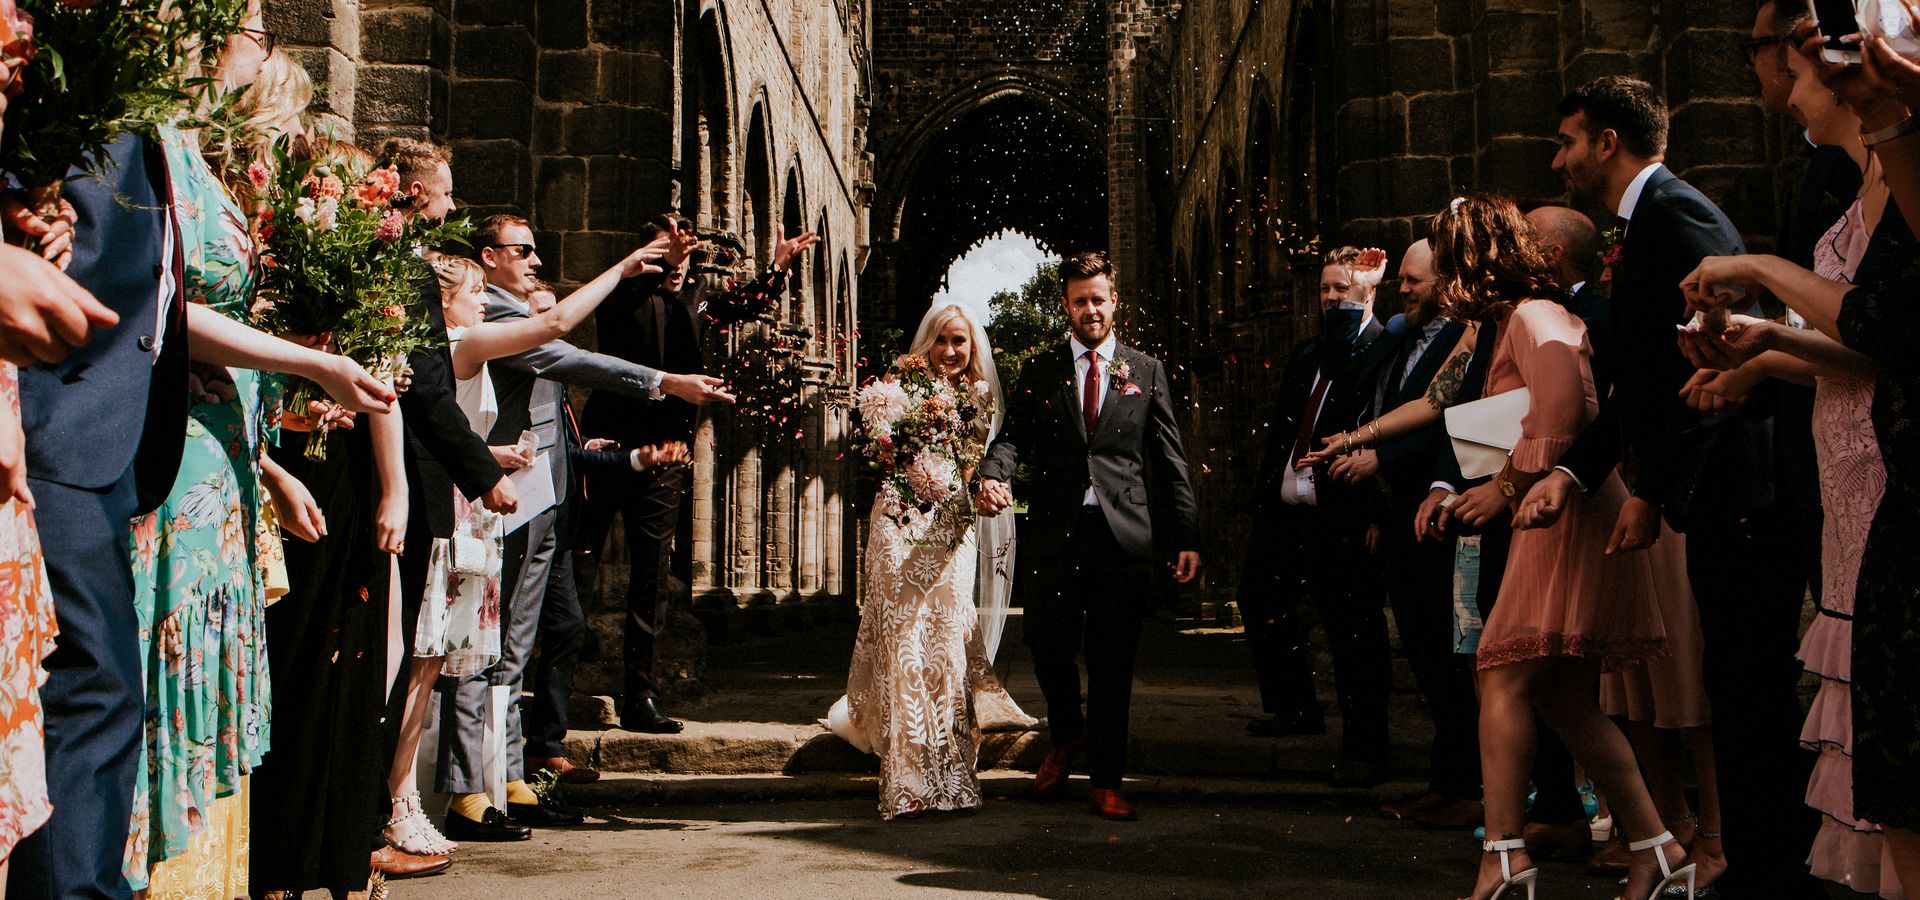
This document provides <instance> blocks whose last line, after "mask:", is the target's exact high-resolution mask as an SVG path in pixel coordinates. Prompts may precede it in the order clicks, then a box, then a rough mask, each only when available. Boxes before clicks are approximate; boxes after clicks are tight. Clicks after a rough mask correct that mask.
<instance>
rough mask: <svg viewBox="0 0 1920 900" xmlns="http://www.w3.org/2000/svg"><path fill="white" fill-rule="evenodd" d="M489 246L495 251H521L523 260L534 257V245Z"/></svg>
mask: <svg viewBox="0 0 1920 900" xmlns="http://www.w3.org/2000/svg"><path fill="white" fill-rule="evenodd" d="M487 246H488V247H492V248H493V249H495V250H518V251H520V258H521V259H526V258H527V257H529V256H532V255H533V245H532V244H488V245H487Z"/></svg>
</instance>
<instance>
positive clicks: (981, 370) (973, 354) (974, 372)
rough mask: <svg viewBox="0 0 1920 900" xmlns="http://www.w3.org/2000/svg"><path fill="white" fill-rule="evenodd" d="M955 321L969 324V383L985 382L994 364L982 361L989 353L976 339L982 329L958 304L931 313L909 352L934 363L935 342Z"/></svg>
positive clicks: (967, 374)
mask: <svg viewBox="0 0 1920 900" xmlns="http://www.w3.org/2000/svg"><path fill="white" fill-rule="evenodd" d="M954 319H959V320H961V321H963V322H965V323H967V343H969V344H972V345H973V346H971V347H969V348H967V371H966V379H967V383H968V384H972V383H974V382H976V381H981V380H984V379H985V378H986V377H987V370H986V367H987V366H989V365H992V364H993V363H992V361H991V360H983V359H981V357H982V356H983V355H985V354H986V353H987V352H988V351H987V348H986V346H985V345H983V344H981V343H980V342H979V341H977V340H975V339H974V335H975V334H977V333H979V332H980V331H981V329H980V327H979V326H978V325H977V324H975V323H974V321H973V317H971V316H969V315H967V311H966V310H965V309H964V308H962V307H961V306H960V304H958V303H953V304H948V305H946V306H943V307H940V308H939V309H936V310H934V311H933V312H931V313H929V314H928V317H927V320H926V321H924V322H922V323H921V325H920V333H919V334H918V335H916V336H915V337H914V341H913V347H912V348H910V349H909V350H908V351H907V352H908V353H911V354H913V355H915V356H921V357H925V358H926V360H927V361H928V362H932V361H933V344H934V341H935V340H936V339H938V338H939V337H940V332H942V331H945V330H947V324H948V323H950V322H952V321H953V320H954Z"/></svg>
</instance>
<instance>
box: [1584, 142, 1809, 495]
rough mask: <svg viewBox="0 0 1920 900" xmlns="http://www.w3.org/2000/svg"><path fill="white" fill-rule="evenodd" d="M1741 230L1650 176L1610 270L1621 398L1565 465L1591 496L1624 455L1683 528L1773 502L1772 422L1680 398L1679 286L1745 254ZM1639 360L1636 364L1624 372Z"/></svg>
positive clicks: (1641, 487) (1638, 489)
mask: <svg viewBox="0 0 1920 900" xmlns="http://www.w3.org/2000/svg"><path fill="white" fill-rule="evenodd" d="M1745 251H1746V247H1745V245H1743V244H1742V243H1741V241H1740V233H1739V232H1738V231H1737V230H1735V229H1734V227H1733V223H1731V222H1729V221H1728V220H1727V217H1726V215H1725V214H1723V213H1721V211H1720V209H1719V207H1717V206H1714V205H1713V202H1712V201H1710V200H1708V199H1707V198H1706V197H1705V196H1704V195H1702V194H1701V193H1700V192H1699V191H1697V190H1695V189H1694V188H1693V186H1692V185H1689V184H1687V183H1686V182H1684V181H1681V180H1680V179H1679V178H1676V177H1674V175H1673V173H1671V172H1669V171H1667V170H1666V169H1665V168H1664V167H1663V168H1661V169H1660V170H1659V171H1657V172H1655V173H1654V175H1653V176H1652V177H1651V178H1650V179H1648V181H1647V184H1646V188H1645V190H1644V191H1643V192H1642V193H1641V195H1640V200H1639V203H1638V204H1637V205H1636V206H1635V208H1634V214H1633V220H1632V222H1631V223H1630V224H1629V225H1628V227H1627V233H1626V237H1625V238H1624V240H1623V241H1622V243H1621V260H1620V262H1619V263H1618V264H1616V265H1615V266H1614V270H1613V297H1612V303H1611V307H1610V311H1611V326H1612V327H1611V336H1610V339H1609V340H1610V343H1611V344H1612V352H1613V354H1614V356H1615V357H1616V358H1617V359H1618V360H1620V361H1621V362H1622V364H1616V365H1613V366H1611V367H1610V372H1611V378H1612V379H1613V383H1614V388H1613V392H1612V393H1611V394H1609V395H1608V396H1607V397H1606V398H1605V400H1603V401H1602V403H1601V406H1600V416H1599V418H1597V419H1596V420H1595V421H1594V423H1593V424H1592V425H1591V426H1589V427H1588V428H1587V430H1586V431H1585V432H1584V433H1583V434H1582V435H1581V436H1580V439H1579V440H1578V441H1576V442H1575V443H1574V446H1573V448H1572V449H1570V450H1569V451H1568V453H1567V455H1566V457H1564V458H1563V460H1562V465H1565V466H1566V467H1567V468H1569V469H1571V470H1572V471H1573V472H1574V474H1575V475H1577V476H1579V478H1580V480H1581V482H1582V483H1583V484H1585V485H1587V486H1588V487H1589V488H1592V487H1595V486H1598V485H1599V484H1600V483H1601V482H1602V481H1604V480H1605V479H1606V476H1607V475H1608V474H1609V473H1610V472H1611V471H1612V470H1613V468H1614V466H1615V465H1616V464H1618V463H1619V462H1620V460H1621V458H1622V456H1623V454H1626V455H1629V456H1630V457H1631V459H1632V461H1633V464H1634V485H1633V492H1634V494H1635V495H1636V496H1639V497H1642V498H1644V499H1647V500H1650V501H1652V502H1654V503H1656V504H1658V505H1659V506H1660V508H1661V511H1662V513H1663V514H1664V516H1665V517H1666V519H1667V522H1668V523H1669V524H1670V525H1672V526H1673V527H1674V530H1676V531H1684V530H1686V525H1687V523H1688V522H1689V521H1691V520H1692V518H1693V517H1694V516H1695V515H1696V514H1697V513H1707V512H1711V513H1714V514H1726V515H1737V514H1739V513H1742V512H1748V511H1752V510H1756V509H1760V508H1763V507H1766V506H1769V505H1771V504H1772V503H1773V502H1774V493H1773V460H1772V437H1771V422H1770V421H1768V420H1765V419H1759V418H1754V417H1750V416H1738V417H1734V418H1730V419H1724V420H1723V419H1713V418H1709V417H1707V416H1703V415H1701V414H1699V413H1696V412H1694V411H1693V410H1692V409H1691V408H1689V407H1688V406H1687V405H1686V403H1685V402H1684V401H1682V400H1681V399H1680V388H1681V387H1682V386H1683V385H1685V384H1686V382H1687V379H1688V378H1690V377H1692V375H1693V373H1694V367H1693V366H1692V365H1691V364H1689V363H1688V362H1687V360H1686V357H1685V356H1684V355H1682V354H1681V352H1680V348H1679V345H1678V343H1677V341H1676V340H1675V333H1676V332H1675V326H1677V325H1683V324H1685V323H1686V322H1687V320H1688V318H1689V317H1690V314H1689V313H1688V311H1687V307H1686V299H1685V297H1684V296H1683V295H1682V294H1681V292H1680V282H1681V280H1682V279H1684V278H1685V277H1686V276H1687V275H1688V274H1689V273H1691V272H1692V271H1693V270H1694V268H1695V267H1696V266H1698V265H1699V263H1700V260H1701V258H1703V257H1706V256H1725V255H1733V254H1739V253H1744V252H1745ZM1629 360H1630V361H1631V365H1626V364H1624V363H1625V362H1626V361H1629Z"/></svg>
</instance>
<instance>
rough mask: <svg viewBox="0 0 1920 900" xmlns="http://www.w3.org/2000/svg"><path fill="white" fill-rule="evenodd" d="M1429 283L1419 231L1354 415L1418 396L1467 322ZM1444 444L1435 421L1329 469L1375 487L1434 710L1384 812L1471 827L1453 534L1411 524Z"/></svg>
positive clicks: (1476, 775) (1465, 660)
mask: <svg viewBox="0 0 1920 900" xmlns="http://www.w3.org/2000/svg"><path fill="white" fill-rule="evenodd" d="M1433 285H1434V280H1433V249H1432V246H1431V245H1430V244H1429V243H1428V242H1427V241H1426V240H1424V239H1423V240H1418V241H1415V242H1413V245H1412V246H1410V247H1408V248H1407V252H1406V253H1405V255H1403V256H1401V257H1400V281H1399V287H1400V298H1401V301H1402V302H1403V303H1404V311H1403V312H1402V313H1401V314H1400V319H1401V321H1400V322H1398V323H1396V324H1393V325H1390V326H1389V327H1388V328H1387V332H1386V335H1385V336H1383V337H1382V338H1381V339H1380V340H1379V342H1378V343H1377V344H1376V351H1384V352H1385V353H1386V354H1387V362H1386V364H1385V365H1382V366H1380V367H1379V374H1378V376H1377V377H1376V378H1375V379H1374V380H1373V383H1372V384H1371V385H1362V395H1363V397H1364V399H1365V401H1366V406H1365V408H1364V409H1363V410H1362V413H1361V419H1360V421H1363V422H1364V421H1369V420H1371V419H1373V418H1375V417H1377V416H1379V415H1381V414H1382V413H1384V412H1386V411H1387V410H1390V409H1394V408H1395V407H1398V406H1400V405H1401V404H1403V403H1406V402H1408V401H1409V400H1415V399H1419V398H1421V397H1425V396H1426V393H1427V388H1428V386H1429V385H1430V384H1431V383H1432V382H1433V379H1434V376H1436V375H1438V374H1439V371H1440V364H1441V363H1442V362H1444V361H1445V360H1446V358H1447V355H1448V353H1449V352H1450V351H1451V349H1452V348H1453V346H1454V345H1455V344H1457V343H1458V342H1459V340H1460V337H1461V335H1462V334H1464V333H1465V332H1466V325H1465V324H1464V323H1461V322H1455V321H1453V320H1451V319H1448V318H1446V317H1445V316H1442V315H1441V314H1440V302H1439V298H1437V297H1436V296H1434V292H1433ZM1382 345H1385V346H1382ZM1451 452H1452V450H1451V449H1450V446H1449V444H1448V443H1447V440H1446V430H1445V429H1444V428H1443V427H1442V426H1441V425H1440V424H1439V423H1434V424H1432V425H1429V426H1427V427H1425V428H1422V429H1420V430H1419V431H1417V432H1414V433H1412V434H1408V435H1404V436H1402V437H1399V438H1394V439H1389V440H1383V441H1380V442H1378V443H1377V444H1376V445H1374V447H1373V448H1372V449H1370V450H1366V451H1362V452H1358V453H1354V454H1351V455H1348V456H1343V457H1341V458H1340V459H1338V460H1337V461H1335V462H1334V463H1333V464H1331V465H1330V466H1328V469H1327V472H1328V474H1330V475H1332V476H1333V477H1335V478H1338V479H1340V480H1342V481H1345V482H1348V483H1352V484H1358V485H1373V486H1375V488H1376V490H1378V491H1379V492H1380V497H1379V499H1378V501H1377V503H1376V505H1375V512H1374V524H1375V526H1376V528H1377V534H1378V538H1377V539H1376V542H1375V551H1374V558H1375V559H1377V560H1378V561H1379V564H1380V565H1381V566H1382V567H1383V568H1384V571H1385V581H1386V584H1387V585H1388V589H1387V597H1388V600H1389V601H1390V602H1391V604H1392V606H1393V621H1394V626H1395V629H1396V631H1397V632H1398V633H1399V635H1400V647H1401V652H1403V653H1404V654H1405V655H1406V657H1407V663H1408V665H1409V666H1411V667H1412V669H1413V674H1414V679H1415V681H1416V682H1417V683H1418V684H1419V686H1420V691H1421V693H1422V694H1423V695H1425V697H1426V699H1427V709H1428V711H1429V712H1430V713H1431V715H1432V716H1433V742H1432V744H1431V747H1430V753H1429V760H1430V764H1431V771H1430V772H1429V775H1428V782H1427V790H1426V792H1425V793H1424V794H1422V795H1420V796H1419V797H1416V798H1413V799H1411V800H1410V801H1407V802H1400V803H1389V804H1385V805H1383V806H1381V811H1382V812H1383V813H1385V814H1386V815H1387V816H1388V817H1389V818H1393V819H1405V820H1409V821H1413V822H1417V823H1419V824H1421V825H1424V826H1426V827H1429V828H1474V827H1477V826H1479V825H1480V823H1481V817H1482V814H1483V813H1482V808H1481V805H1480V749H1479V737H1478V734H1477V729H1478V727H1479V726H1478V720H1479V705H1478V702H1477V701H1476V700H1475V699H1474V694H1473V661H1472V659H1471V658H1470V657H1467V656H1465V655H1462V654H1458V653H1455V652H1453V558H1454V549H1455V548H1454V543H1453V541H1452V540H1450V539H1449V540H1444V541H1421V540H1418V539H1417V538H1416V537H1415V535H1414V533H1413V529H1412V527H1411V526H1410V525H1409V523H1410V522H1412V521H1413V515H1414V512H1415V510H1417V509H1418V508H1419V506H1420V501H1421V500H1423V499H1425V498H1426V496H1427V491H1428V489H1429V485H1430V483H1431V481H1432V472H1433V466H1434V462H1435V460H1436V459H1437V458H1438V457H1439V455H1440V454H1441V453H1451Z"/></svg>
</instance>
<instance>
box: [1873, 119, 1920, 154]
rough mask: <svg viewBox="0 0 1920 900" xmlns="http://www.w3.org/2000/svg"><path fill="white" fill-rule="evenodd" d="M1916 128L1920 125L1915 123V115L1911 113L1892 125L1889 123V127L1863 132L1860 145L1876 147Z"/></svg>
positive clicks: (1903, 135) (1910, 132) (1905, 134)
mask: <svg viewBox="0 0 1920 900" xmlns="http://www.w3.org/2000/svg"><path fill="white" fill-rule="evenodd" d="M1916 128H1920V125H1916V124H1915V122H1914V121H1913V115H1912V114H1911V113H1909V114H1908V115H1907V117H1906V118H1904V119H1901V120H1900V121H1898V122H1895V123H1893V124H1892V125H1888V126H1887V127H1885V128H1882V129H1880V130H1878V131H1871V132H1868V131H1863V132H1861V133H1860V146H1862V147H1874V146H1878V145H1880V144H1884V143H1886V142H1888V141H1891V140H1894V139H1895V138H1903V137H1906V136H1907V135H1909V134H1912V133H1913V132H1914V130H1915V129H1916Z"/></svg>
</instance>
